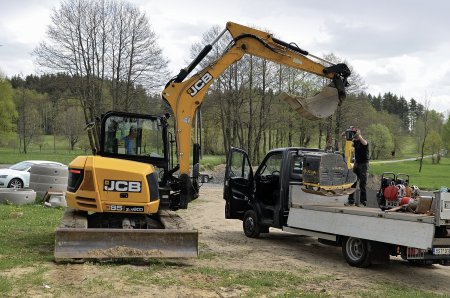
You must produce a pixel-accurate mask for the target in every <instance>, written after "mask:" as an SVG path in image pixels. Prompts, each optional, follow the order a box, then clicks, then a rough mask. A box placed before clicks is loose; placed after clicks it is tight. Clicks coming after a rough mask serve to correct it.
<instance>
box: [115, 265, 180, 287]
mask: <svg viewBox="0 0 450 298" xmlns="http://www.w3.org/2000/svg"><path fill="white" fill-rule="evenodd" d="M162 272H167V268H165V267H162V268H161V267H159V268H155V267H153V266H150V267H149V268H146V269H144V270H137V269H135V268H131V267H127V268H126V269H124V272H123V276H124V277H125V278H126V280H127V282H129V283H131V284H140V285H148V284H152V285H156V286H161V287H169V286H173V285H177V284H180V281H179V278H177V277H176V276H174V275H173V274H171V275H168V274H163V273H162ZM180 278H181V277H180Z"/></svg>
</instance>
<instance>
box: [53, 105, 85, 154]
mask: <svg viewBox="0 0 450 298" xmlns="http://www.w3.org/2000/svg"><path fill="white" fill-rule="evenodd" d="M61 108H62V109H61V110H60V111H59V113H58V114H57V117H56V121H55V122H56V125H57V129H56V132H57V133H59V134H61V135H63V136H64V137H65V138H66V139H67V141H68V143H69V149H70V150H74V148H75V145H76V144H77V143H78V142H79V140H80V138H81V134H82V133H83V131H84V127H85V124H84V121H83V111H82V109H81V108H80V106H79V105H77V104H76V103H75V102H74V101H73V100H68V101H67V102H66V103H65V104H63V105H61ZM69 119H70V120H69Z"/></svg>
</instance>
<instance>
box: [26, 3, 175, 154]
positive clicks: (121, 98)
mask: <svg viewBox="0 0 450 298" xmlns="http://www.w3.org/2000/svg"><path fill="white" fill-rule="evenodd" d="M34 54H35V57H36V61H37V63H38V64H39V65H41V66H43V67H45V68H47V69H48V70H49V71H51V72H63V73H66V74H69V75H71V76H72V77H74V78H76V79H77V80H76V82H75V84H74V87H75V90H76V93H77V97H78V98H79V100H80V104H81V106H82V107H83V112H84V120H85V123H89V122H91V121H93V120H94V119H95V118H96V117H98V116H100V115H101V114H102V113H103V112H105V111H106V110H111V109H117V110H125V111H127V110H129V109H130V107H131V106H132V105H133V95H134V94H133V92H132V91H133V87H134V86H136V85H142V86H146V87H147V88H148V89H149V90H152V89H153V88H156V87H158V86H161V85H162V84H163V83H165V82H166V81H167V77H168V76H167V60H166V59H165V58H164V57H163V55H162V52H161V49H160V48H159V47H158V45H157V42H156V35H155V34H154V32H153V31H152V30H151V28H150V25H149V21H148V18H147V17H146V15H145V14H144V13H142V12H140V11H139V10H138V8H137V7H136V6H134V5H132V4H129V3H126V2H123V1H119V0H111V1H103V0H94V1H88V0H74V1H69V0H66V1H63V2H62V3H61V5H60V7H59V8H58V9H55V10H54V11H53V15H52V17H51V24H50V25H49V27H48V30H47V40H46V41H43V42H41V43H40V45H39V46H38V47H37V48H36V49H35V50H34ZM107 81H108V82H110V84H109V87H110V91H109V93H110V94H111V95H112V98H113V100H112V106H110V105H109V104H108V103H106V102H105V101H104V97H105V92H106V88H105V87H106V84H107ZM89 131H91V130H89ZM89 139H90V140H91V139H92V138H89ZM94 139H96V140H97V141H96V142H95V143H93V142H91V146H92V147H94V146H95V147H98V136H97V135H96V134H94Z"/></svg>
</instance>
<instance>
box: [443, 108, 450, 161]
mask: <svg viewBox="0 0 450 298" xmlns="http://www.w3.org/2000/svg"><path fill="white" fill-rule="evenodd" d="M442 141H443V145H444V147H445V149H446V150H447V153H448V150H450V115H449V116H448V117H447V121H446V122H445V124H444V126H443V127H442Z"/></svg>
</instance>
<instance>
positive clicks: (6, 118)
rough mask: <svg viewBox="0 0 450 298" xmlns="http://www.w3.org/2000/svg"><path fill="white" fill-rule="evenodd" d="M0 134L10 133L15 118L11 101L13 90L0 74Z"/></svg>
mask: <svg viewBox="0 0 450 298" xmlns="http://www.w3.org/2000/svg"><path fill="white" fill-rule="evenodd" d="M0 107H1V108H0V133H1V132H6V133H8V132H11V131H13V129H14V120H15V118H16V117H17V112H16V106H15V104H14V99H13V89H12V87H11V84H10V83H9V81H8V80H7V79H6V78H5V77H4V76H3V75H2V74H1V73H0Z"/></svg>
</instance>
